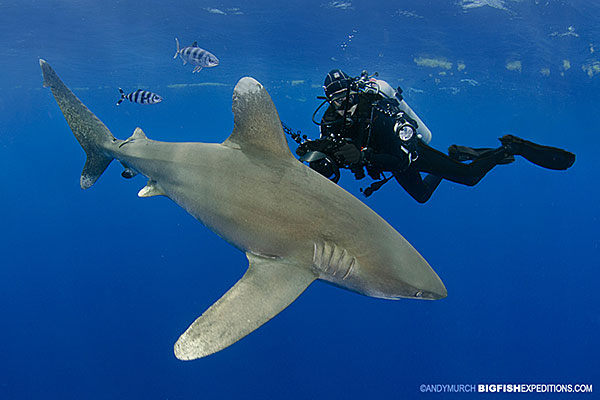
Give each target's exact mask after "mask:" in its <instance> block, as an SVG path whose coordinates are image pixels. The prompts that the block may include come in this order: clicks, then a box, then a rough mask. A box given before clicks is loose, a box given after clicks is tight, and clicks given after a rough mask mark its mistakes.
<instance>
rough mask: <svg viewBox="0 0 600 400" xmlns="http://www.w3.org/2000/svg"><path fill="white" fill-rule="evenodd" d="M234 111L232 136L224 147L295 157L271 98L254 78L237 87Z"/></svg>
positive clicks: (234, 95) (240, 82)
mask: <svg viewBox="0 0 600 400" xmlns="http://www.w3.org/2000/svg"><path fill="white" fill-rule="evenodd" d="M232 110H233V116H234V120H233V123H234V127H233V133H232V134H231V136H229V138H227V140H226V141H225V142H223V144H224V145H225V146H229V147H233V148H236V149H240V150H242V151H248V152H257V151H258V152H264V153H268V154H272V155H279V156H281V157H291V158H294V157H293V156H292V153H291V152H290V148H289V146H288V144H287V141H286V139H285V134H284V133H283V128H282V127H281V120H280V119H279V114H278V113H277V109H276V108H275V105H273V101H272V100H271V96H269V93H267V91H266V90H265V88H264V87H263V86H262V85H261V84H260V83H258V82H257V81H256V80H255V79H253V78H249V77H246V78H242V79H240V81H239V82H238V83H237V85H235V89H234V90H233V105H232Z"/></svg>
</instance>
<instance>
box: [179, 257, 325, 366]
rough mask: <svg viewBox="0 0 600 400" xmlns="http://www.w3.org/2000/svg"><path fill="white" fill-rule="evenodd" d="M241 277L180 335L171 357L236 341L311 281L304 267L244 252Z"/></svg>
mask: <svg viewBox="0 0 600 400" xmlns="http://www.w3.org/2000/svg"><path fill="white" fill-rule="evenodd" d="M246 255H247V257H248V261H249V262H250V266H249V267H248V270H247V271H246V273H245V274H244V276H243V277H242V278H241V279H240V280H239V281H238V282H237V283H236V284H235V285H234V286H233V287H232V288H231V289H229V291H228V292H227V293H225V295H223V297H221V298H220V299H219V300H218V301H217V302H216V303H215V304H213V305H212V306H211V307H210V308H209V309H208V310H206V312H204V314H202V316H200V317H199V318H198V319H196V321H194V323H193V324H192V325H190V327H189V328H188V329H187V330H186V331H185V332H184V333H183V335H181V337H180V338H179V340H177V343H175V356H176V357H177V358H179V359H180V360H194V359H196V358H201V357H204V356H207V355H210V354H213V353H215V352H217V351H219V350H222V349H224V348H225V347H227V346H229V345H231V344H233V343H235V342H237V341H238V340H240V339H241V338H243V337H244V336H246V335H248V334H249V333H251V332H252V331H254V330H255V329H257V328H259V327H260V326H261V325H263V324H264V323H265V322H267V321H269V320H270V319H271V318H273V317H274V316H275V315H277V314H278V313H279V312H281V311H282V310H283V309H284V308H286V307H287V306H288V305H290V304H291V303H292V302H293V301H294V300H296V298H297V297H298V296H299V295H300V294H301V293H302V292H303V291H304V290H305V289H306V288H307V287H308V286H309V285H310V284H311V283H312V282H313V281H314V280H315V279H317V274H316V273H315V272H314V271H312V270H311V269H309V268H306V266H305V265H294V264H293V263H290V262H288V261H286V260H285V259H272V258H265V257H260V256H256V255H254V254H250V253H247V254H246Z"/></svg>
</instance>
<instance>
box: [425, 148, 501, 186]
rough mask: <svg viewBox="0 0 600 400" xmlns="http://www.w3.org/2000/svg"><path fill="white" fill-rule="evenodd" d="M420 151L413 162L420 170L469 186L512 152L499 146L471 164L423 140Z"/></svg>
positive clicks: (474, 183)
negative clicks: (453, 157)
mask: <svg viewBox="0 0 600 400" xmlns="http://www.w3.org/2000/svg"><path fill="white" fill-rule="evenodd" d="M418 153H419V158H418V159H417V160H416V161H415V162H414V163H413V164H414V166H415V167H417V169H418V170H419V171H422V172H427V173H430V174H433V175H436V176H440V177H442V178H444V179H447V180H449V181H452V182H456V183H460V184H463V185H467V186H474V185H476V184H477V183H478V182H479V181H480V180H481V179H482V178H483V177H484V176H485V174H487V173H488V172H489V171H490V170H491V169H492V168H494V167H495V166H496V165H498V164H499V163H500V162H501V161H502V160H504V158H505V157H506V156H508V155H509V154H510V153H509V152H508V150H507V149H506V148H504V147H499V148H497V149H495V150H492V151H490V152H488V153H486V154H485V155H482V156H480V157H478V158H476V159H475V160H473V161H472V162H471V163H469V164H463V163H461V162H458V161H456V160H454V159H452V158H450V157H448V156H447V155H445V154H444V153H442V152H440V151H438V150H435V149H434V148H432V147H429V146H428V145H426V144H425V143H422V142H419V148H418Z"/></svg>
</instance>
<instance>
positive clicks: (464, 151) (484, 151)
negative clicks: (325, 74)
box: [448, 144, 515, 164]
mask: <svg viewBox="0 0 600 400" xmlns="http://www.w3.org/2000/svg"><path fill="white" fill-rule="evenodd" d="M494 150H495V149H491V148H489V147H484V148H473V147H467V146H459V145H456V144H453V145H452V146H450V147H448V155H449V156H450V158H453V159H455V160H456V161H470V160H474V159H476V158H479V157H482V156H485V155H489V153H490V152H492V151H494ZM514 161H515V157H514V156H513V155H512V154H511V155H508V156H506V158H504V159H503V160H502V161H500V162H499V163H498V164H510V163H511V162H514Z"/></svg>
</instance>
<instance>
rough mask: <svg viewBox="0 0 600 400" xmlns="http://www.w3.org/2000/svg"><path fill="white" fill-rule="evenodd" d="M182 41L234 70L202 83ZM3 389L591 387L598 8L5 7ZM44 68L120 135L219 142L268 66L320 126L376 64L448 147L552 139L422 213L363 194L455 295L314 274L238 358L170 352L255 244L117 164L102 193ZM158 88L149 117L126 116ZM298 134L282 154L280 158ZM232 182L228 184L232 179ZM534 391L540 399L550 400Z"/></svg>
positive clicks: (527, 0) (288, 106) (183, 394)
mask: <svg viewBox="0 0 600 400" xmlns="http://www.w3.org/2000/svg"><path fill="white" fill-rule="evenodd" d="M175 37H178V38H179V39H180V41H181V42H182V43H183V44H191V43H192V42H193V41H195V40H197V41H198V43H199V45H200V46H201V47H204V48H206V49H208V50H210V51H211V52H213V53H214V54H215V55H217V56H218V57H219V59H220V61H221V64H220V65H219V66H218V67H216V68H210V69H205V70H203V71H201V72H200V73H198V74H192V73H191V67H190V66H189V65H187V66H183V65H182V64H181V60H173V59H172V57H173V54H174V53H175V40H174V39H175ZM0 41H1V46H0V59H1V60H2V67H1V68H2V72H3V73H2V74H1V75H0V89H1V93H2V95H1V96H0V181H1V182H2V189H0V193H1V195H0V210H1V212H0V215H1V220H0V221H1V224H2V230H1V232H2V234H1V235H2V236H1V240H0V254H1V255H2V258H1V259H0V260H1V261H0V304H1V305H2V310H3V312H2V327H1V329H0V360H1V361H0V398H2V399H37V398H44V399H45V398H57V399H58V398H60V399H81V398H85V399H138V398H140V399H142V398H143V399H197V398H239V397H245V398H302V399H305V398H409V399H412V398H469V397H478V398H515V397H521V396H526V395H523V394H498V393H496V394H493V395H491V394H487V395H486V394H478V393H459V394H451V393H437V394H436V393H422V391H421V390H422V389H421V385H423V384H426V385H436V384H455V385H458V384H466V385H476V384H486V383H491V384H494V383H517V384H519V383H540V384H545V383H554V384H563V383H564V384H580V383H584V384H593V385H594V387H593V389H594V393H592V394H589V393H585V394H564V393H562V394H559V393H555V394H552V395H549V394H548V395H547V396H548V398H556V399H558V398H589V399H591V398H594V397H596V396H597V394H595V393H596V392H598V391H600V387H598V386H599V385H600V380H599V375H600V373H599V371H600V370H599V369H598V365H597V364H598V361H597V360H598V358H599V356H600V351H599V345H600V340H599V339H598V337H599V336H598V331H599V330H600V329H599V328H600V314H599V312H598V305H599V302H598V297H597V292H598V284H599V278H600V248H599V247H600V229H599V222H600V221H599V218H600V206H599V199H600V189H599V187H598V184H599V183H600V181H599V178H598V175H597V169H598V167H599V163H598V158H597V149H596V148H597V147H599V146H600V138H599V133H600V132H599V130H600V113H599V112H598V111H599V109H598V104H600V96H599V93H600V91H599V89H600V56H599V55H598V54H599V53H600V3H599V2H597V1H584V0H578V1H566V0H556V1H554V0H548V1H544V0H540V1H538V0H524V1H517V0H505V1H503V0H462V1H460V0H458V1H456V0H449V1H446V0H437V1H433V0H430V1H422V0H407V1H381V2H366V1H333V2H328V1H327V0H320V1H288V2H274V1H267V0H261V1H255V2H252V4H248V2H240V1H237V2H236V1H214V2H213V1H189V0H185V1H178V2H159V1H152V0H150V1H144V2H140V1H106V2H97V1H89V0H85V1H68V0H64V1H59V0H49V1H45V2H39V1H33V0H20V1H0ZM39 58H43V59H45V60H47V61H48V62H49V63H50V64H51V65H52V66H53V67H54V68H55V69H56V71H57V72H58V74H59V75H60V76H61V78H62V79H63V80H64V81H65V83H67V85H69V86H70V87H71V88H72V89H73V90H74V92H75V93H76V94H77V96H79V97H80V99H81V100H82V101H83V102H84V103H85V104H86V105H87V106H88V107H89V108H90V109H91V110H92V111H93V112H94V113H95V114H96V115H98V117H99V118H100V119H101V120H102V121H103V122H104V123H105V124H106V125H107V126H108V127H109V128H110V129H111V130H112V132H113V133H114V134H115V136H117V137H118V138H121V139H124V138H127V137H129V136H130V135H131V133H132V132H133V130H134V128H135V127H136V126H140V127H142V128H143V129H144V131H145V132H146V134H147V135H148V136H149V137H150V138H153V139H156V140H164V141H203V142H221V141H223V140H224V139H225V138H226V137H227V136H228V135H229V133H230V132H231V129H232V127H233V123H232V114H231V94H232V90H233V87H234V85H235V83H236V82H237V80H238V79H239V78H241V77H242V76H247V75H249V76H253V77H255V78H256V79H257V80H259V81H260V82H261V83H262V84H263V85H264V86H265V87H266V88H267V90H268V91H269V93H270V94H271V96H272V98H273V100H274V103H275V104H276V106H277V108H278V111H279V114H280V116H281V118H282V120H283V121H285V122H286V123H287V124H288V125H290V126H292V127H293V128H295V129H300V130H302V132H303V133H305V134H307V135H309V136H311V137H316V136H317V135H318V128H317V127H316V126H315V125H313V124H312V122H311V115H312V113H313V111H314V109H315V108H316V107H317V106H318V104H319V102H320V101H319V100H317V99H316V96H318V95H321V94H322V89H321V84H322V82H323V79H324V77H325V74H326V73H327V72H328V71H329V70H330V69H332V68H336V67H339V68H342V69H344V70H345V71H346V72H348V73H350V74H352V75H358V74H359V73H360V71H361V70H363V69H367V70H369V71H370V72H375V71H377V72H379V76H380V77H381V78H382V79H385V80H387V81H388V82H390V83H391V84H392V85H393V86H396V85H399V86H401V87H402V88H403V89H404V96H405V98H406V99H407V101H408V103H409V104H410V105H411V106H412V107H413V109H414V110H415V111H416V112H417V113H418V114H419V116H420V117H421V118H422V119H423V120H424V121H425V122H426V123H427V125H428V126H429V128H430V129H431V131H432V132H433V140H432V142H431V144H432V145H433V146H434V147H436V148H438V149H440V150H442V151H445V149H446V148H447V147H448V146H449V145H451V144H454V143H456V144H462V145H468V146H473V147H494V146H496V145H497V144H498V142H497V138H498V137H500V136H502V135H504V134H506V133H513V134H515V135H518V136H521V137H524V138H527V139H529V140H533V141H535V142H539V143H543V144H548V145H553V146H558V147H563V148H565V149H568V150H570V151H572V152H574V153H575V154H576V155H577V160H576V162H575V164H574V166H573V167H572V168H571V169H569V170H568V171H561V172H556V171H549V170H545V169H542V168H540V167H537V166H535V165H533V164H531V163H529V162H527V161H525V160H523V159H520V158H519V159H517V161H516V162H515V163H513V164H512V165H508V166H499V167H497V168H496V169H494V170H493V171H491V172H490V173H489V174H488V175H487V176H486V177H485V178H484V179H483V180H482V181H481V182H480V183H479V184H478V185H477V186H475V187H472V188H469V187H465V186H460V185H457V184H454V183H450V182H443V183H442V184H441V185H440V187H439V188H438V190H437V191H436V192H435V193H434V195H433V197H432V199H431V200H430V201H429V202H428V203H426V204H424V205H421V204H418V203H416V202H415V201H414V200H413V199H412V198H410V197H409V196H408V195H407V194H406V193H405V192H404V191H403V190H402V188H401V187H399V186H398V185H397V184H396V183H393V182H392V183H389V184H387V185H386V186H384V187H383V188H382V189H381V190H380V191H379V192H377V193H376V194H374V195H373V196H372V197H370V198H368V199H365V198H364V197H361V194H360V192H359V188H360V187H364V186H366V184H365V183H363V182H355V181H354V180H353V177H352V176H351V175H349V174H345V175H344V176H343V177H342V180H341V181H340V185H342V186H343V187H345V188H346V189H347V190H349V191H350V192H351V193H353V194H354V195H356V196H357V197H359V198H361V199H363V201H364V202H365V203H366V204H367V205H369V206H370V207H372V208H373V209H374V210H375V211H377V212H378V213H379V214H380V215H381V216H383V217H384V218H385V219H386V220H387V221H388V222H389V223H390V224H391V225H392V226H394V227H395V228H396V229H397V230H398V231H399V232H400V233H401V234H402V235H403V236H404V237H406V238H407V239H408V240H409V241H410V242H411V243H412V244H413V245H414V247H415V248H416V249H417V250H419V252H420V253H421V254H422V255H423V256H424V257H425V258H426V259H427V260H428V262H429V263H430V264H431V266H432V267H433V268H434V269H435V270H436V271H437V273H438V274H439V275H440V277H441V278H442V279H443V281H444V283H445V285H446V287H447V289H448V293H449V294H448V297H447V298H446V299H443V300H439V301H432V302H427V301H416V300H400V301H387V300H380V299H373V298H368V297H364V296H360V295H357V294H354V293H350V292H347V291H344V290H341V289H338V288H335V287H332V286H329V285H327V284H324V283H321V282H316V283H315V284H313V285H311V286H310V287H309V289H308V290H307V291H306V292H305V293H304V294H303V295H302V296H301V297H299V298H298V300H297V301H296V302H294V303H293V304H292V305H291V306H290V307H289V308H288V309H286V310H284V311H283V312H282V313H281V314H279V315H278V316H277V317H275V318H274V319H273V320H272V321H270V322H269V323H267V324H266V325H264V326H263V327H261V328H260V329H259V330H257V331H256V332H254V333H252V334H251V335H249V336H248V337H246V338H244V339H243V340H241V341H240V342H238V343H236V344H234V345H233V346H231V347H229V348H227V349H225V350H223V351H221V352H219V353H217V354H214V355H212V356H209V357H207V358H204V359H200V360H197V361H192V362H181V361H179V360H177V359H176V358H175V357H174V355H173V350H172V346H173V343H174V342H175V341H176V340H177V338H178V337H179V335H180V334H181V333H182V332H183V331H184V330H185V329H186V328H187V327H188V325H189V324H190V323H191V322H192V321H193V320H194V319H195V318H196V317H197V316H199V315H200V314H201V313H202V312H203V311H204V310H205V309H206V308H207V307H209V306H210V305H211V304H212V303H213V302H214V301H216V300H217V299H218V298H219V297H220V296H221V295H222V294H223V293H224V292H225V291H226V290H227V289H229V287H231V285H233V284H234V283H235V282H236V281H237V280H238V279H239V277H241V275H242V274H243V273H244V271H245V269H246V266H247V261H246V258H245V256H244V254H242V253H241V252H239V251H238V250H236V249H234V248H233V247H232V246H230V245H229V244H227V243H226V242H224V241H223V240H222V239H220V238H219V237H217V236H216V235H215V234H213V233H212V232H211V231H209V230H208V229H207V228H205V227H203V226H202V225H201V224H200V223H198V222H197V221H196V220H194V219H193V218H192V217H190V216H189V215H188V214H186V213H185V212H184V211H183V210H182V209H180V208H178V207H177V206H176V205H175V204H174V203H172V202H171V201H169V200H167V199H164V198H150V199H140V198H138V197H137V196H136V194H137V191H138V190H139V189H140V188H141V187H143V186H144V184H145V180H144V179H143V177H136V178H135V179H133V180H124V179H122V178H121V177H120V172H121V168H119V166H118V165H117V163H115V164H114V165H112V166H111V167H110V168H109V169H108V170H107V172H106V173H105V174H104V175H103V176H102V178H101V179H100V180H99V181H98V183H97V184H96V185H95V186H94V187H93V188H91V189H89V190H87V191H82V190H81V189H80V188H79V174H80V171H81V168H82V166H83V162H84V157H85V156H84V153H83V151H82V150H81V149H80V147H79V145H78V143H77V142H76V141H75V140H74V138H73V137H72V135H71V133H70V130H69V128H68V126H67V124H66V123H65V121H64V118H63V116H62V114H61V112H60V110H59V108H58V106H57V105H56V103H55V101H54V99H53V98H52V96H51V93H50V91H49V90H47V89H44V88H42V85H41V84H42V79H41V73H40V69H39V64H38V59H39ZM118 87H122V88H124V89H125V90H126V91H133V90H135V89H137V88H145V89H148V90H153V91H156V92H157V93H160V94H161V95H162V96H163V97H164V99H165V100H164V102H162V103H160V104H158V105H151V106H142V105H138V104H131V103H129V102H126V103H124V104H123V105H122V106H120V107H119V108H117V107H116V106H115V102H116V100H117V99H118V97H119V96H118V91H117V88H118ZM290 144H291V145H293V143H292V142H291V143H290ZM228 172H229V171H227V170H224V171H223V173H224V174H226V173H228ZM541 396H542V395H538V396H537V397H541Z"/></svg>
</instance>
